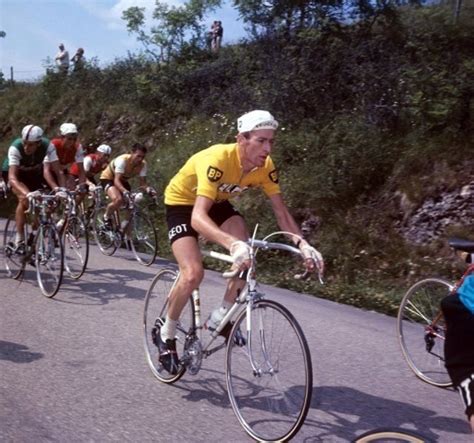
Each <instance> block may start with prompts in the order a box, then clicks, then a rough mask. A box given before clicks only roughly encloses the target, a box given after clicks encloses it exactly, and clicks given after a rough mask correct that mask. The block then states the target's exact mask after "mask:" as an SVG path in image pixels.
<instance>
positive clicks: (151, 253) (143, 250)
mask: <svg viewBox="0 0 474 443" xmlns="http://www.w3.org/2000/svg"><path fill="white" fill-rule="evenodd" d="M131 224H132V226H131V228H130V237H131V241H130V248H131V249H132V251H133V253H134V255H135V258H136V259H137V260H138V262H139V263H141V264H142V265H145V266H150V265H151V264H152V263H153V262H154V261H155V258H156V253H157V249H158V240H157V238H156V231H155V227H154V226H153V223H152V222H151V220H150V219H149V218H148V217H146V216H145V215H143V214H140V213H139V212H137V213H135V214H134V216H133V220H132V222H131Z"/></svg>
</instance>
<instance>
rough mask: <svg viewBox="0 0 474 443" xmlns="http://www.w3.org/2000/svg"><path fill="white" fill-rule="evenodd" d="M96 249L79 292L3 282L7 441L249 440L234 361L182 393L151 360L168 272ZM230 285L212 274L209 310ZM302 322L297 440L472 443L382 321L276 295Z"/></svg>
mask: <svg viewBox="0 0 474 443" xmlns="http://www.w3.org/2000/svg"><path fill="white" fill-rule="evenodd" d="M165 264H166V263H165V262H163V261H158V262H157V263H156V264H155V265H154V266H152V267H151V268H145V267H143V266H140V265H139V264H137V263H136V262H135V261H133V260H132V259H131V257H129V256H128V255H127V254H126V253H123V252H120V253H119V254H118V255H117V256H114V257H110V258H108V257H104V256H103V255H101V254H100V253H98V251H97V250H96V248H95V247H93V251H92V256H91V260H90V269H89V270H88V271H87V273H86V274H85V275H84V276H83V278H82V279H81V280H80V281H77V282H75V281H71V280H69V279H66V280H65V282H64V284H63V287H62V289H61V291H60V292H59V293H58V295H56V297H55V298H54V299H46V298H45V297H43V296H42V295H41V294H40V293H39V290H38V288H37V286H36V285H35V283H34V279H33V277H34V276H33V274H32V270H30V271H29V272H28V275H27V276H26V277H25V281H23V282H22V283H21V284H19V283H18V282H16V281H13V280H10V279H8V278H7V277H6V276H5V273H3V270H2V271H0V272H1V274H0V276H1V277H0V293H1V313H0V441H6V442H85V441H87V442H117V441H120V442H124V441H131V442H132V441H133V442H151V441H159V442H164V441H166V442H169V441H179V440H180V441H190V442H208V441H226V442H245V441H249V439H248V438H247V437H246V434H245V433H244V431H243V430H242V429H241V427H240V425H239V424H238V422H237V419H236V418H235V417H234V415H233V412H232V409H231V406H230V403H229V400H228V397H227V394H226V389H225V379H224V373H223V369H224V354H223V353H221V354H219V353H218V354H215V355H214V356H212V357H211V358H210V359H208V360H206V361H205V362H204V365H203V368H202V370H201V371H200V372H199V374H198V375H196V376H189V375H187V376H185V377H184V378H183V379H182V380H181V381H180V382H178V383H177V384H176V385H175V386H167V385H163V384H161V383H160V382H158V381H157V380H156V379H155V378H154V377H153V376H152V374H151V372H150V371H149V369H148V367H147V364H146V362H145V358H144V352H143V349H142V330H141V317H142V308H143V299H144V297H145V292H146V288H147V287H148V285H149V283H150V281H151V278H152V276H153V275H154V274H155V273H156V272H157V270H158V269H159V268H160V267H161V266H163V265H165ZM222 287H223V285H222V281H221V279H220V277H219V275H218V274H216V273H212V272H209V273H208V274H207V275H206V282H205V285H204V287H203V290H202V293H203V309H204V312H209V310H210V309H211V308H212V307H213V305H214V304H216V303H218V300H219V298H220V297H219V295H218V294H220V293H221V288H222ZM270 291H271V294H272V295H271V297H272V298H274V299H276V300H279V301H282V302H283V303H285V304H286V305H287V306H288V308H289V309H290V310H291V311H292V312H293V313H294V314H295V316H296V318H297V319H298V320H299V322H300V323H301V325H302V326H303V329H304V331H305V333H306V336H307V338H308V341H309V344H310V348H311V351H312V356H313V366H314V379H315V382H314V383H315V386H314V394H313V400H312V404H311V408H310V411H309V414H308V418H307V420H306V423H305V425H304V427H303V428H302V430H301V431H300V433H299V434H298V435H297V437H296V438H295V440H294V441H297V442H320V441H324V442H345V441H349V440H351V438H353V437H354V436H355V435H358V434H360V433H362V432H363V431H366V430H368V429H372V428H376V427H380V426H397V427H404V428H407V429H416V430H418V431H419V432H421V433H423V434H424V435H426V437H427V438H429V439H431V440H433V441H440V442H450V443H451V442H469V441H470V442H472V441H473V439H472V435H470V434H469V428H468V425H467V422H466V421H465V420H464V416H463V413H462V408H461V403H460V399H459V397H458V395H457V393H455V392H452V391H448V390H441V389H437V388H434V387H431V386H428V385H426V384H424V383H422V382H420V381H418V380H417V379H416V378H415V377H414V375H412V374H411V372H410V371H409V370H408V369H407V367H406V365H405V363H404V361H403V359H402V357H401V354H400V351H399V349H398V344H397V341H396V337H395V321H394V319H392V318H389V317H387V316H384V315H380V314H376V313H373V312H366V311H362V310H358V309H354V308H352V307H348V306H343V305H339V304H336V303H332V302H328V301H325V300H320V299H317V298H315V297H310V296H307V295H301V294H295V293H292V292H290V291H286V290H278V289H270Z"/></svg>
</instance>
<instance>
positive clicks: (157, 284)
mask: <svg viewBox="0 0 474 443" xmlns="http://www.w3.org/2000/svg"><path fill="white" fill-rule="evenodd" d="M177 278H178V273H177V272H176V271H174V270H171V269H163V270H162V271H160V272H159V273H158V274H157V275H156V277H155V278H154V279H153V281H152V283H151V286H150V289H148V292H147V294H146V296H145V309H144V313H143V332H144V345H145V354H146V359H147V362H148V366H150V369H151V372H153V375H154V376H155V377H156V378H157V379H158V380H160V381H162V382H163V383H174V382H176V381H178V380H179V379H180V378H181V377H182V376H183V375H184V373H185V371H186V368H185V366H184V365H182V364H181V365H180V367H179V370H178V373H177V374H175V375H171V374H169V373H168V371H166V369H165V368H164V367H163V365H162V364H161V363H160V362H159V352H158V347H157V344H156V335H157V334H159V333H160V328H161V326H162V325H163V324H164V321H165V319H166V313H167V312H168V296H169V294H170V291H171V289H172V287H173V286H174V284H175V282H176V280H177ZM193 329H194V307H193V304H192V299H191V297H190V298H189V302H188V303H187V304H186V306H185V307H184V309H183V312H182V313H181V316H180V318H179V322H178V325H177V329H176V338H177V340H176V350H177V352H178V356H179V357H183V355H184V345H185V342H186V337H187V336H188V335H189V334H190V333H191V332H192V331H193Z"/></svg>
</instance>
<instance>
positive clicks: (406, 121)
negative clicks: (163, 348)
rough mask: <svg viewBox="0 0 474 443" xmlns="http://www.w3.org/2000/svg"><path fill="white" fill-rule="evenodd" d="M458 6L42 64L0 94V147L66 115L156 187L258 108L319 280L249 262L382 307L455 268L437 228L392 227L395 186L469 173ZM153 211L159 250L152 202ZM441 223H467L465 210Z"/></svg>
mask: <svg viewBox="0 0 474 443" xmlns="http://www.w3.org/2000/svg"><path fill="white" fill-rule="evenodd" d="M468 12H469V11H467V13H466V14H465V15H464V16H463V20H462V21H461V22H460V23H458V24H457V25H456V26H454V25H453V24H452V19H451V16H450V15H449V14H446V13H445V12H444V11H443V10H442V9H439V8H434V9H431V8H423V9H408V10H406V11H405V12H403V13H401V15H400V16H399V17H398V20H397V21H396V22H385V21H383V20H379V21H374V23H372V24H371V26H367V25H364V26H362V25H361V24H354V25H350V26H349V25H345V26H343V25H341V24H333V25H331V24H330V25H328V26H326V27H325V28H324V29H318V30H315V29H308V30H304V31H301V32H300V33H298V34H297V35H294V36H291V37H289V36H283V35H282V36H279V35H276V36H275V35H273V36H272V37H271V38H270V37H267V38H260V39H258V40H252V41H247V42H243V43H241V44H239V45H235V46H228V47H225V48H223V50H222V51H221V53H220V54H219V56H218V57H216V56H214V55H213V54H210V53H208V52H207V51H204V50H200V49H193V50H191V49H189V51H187V52H183V53H182V54H181V56H180V57H178V58H176V59H174V60H173V61H171V62H169V63H167V64H156V63H153V62H151V61H149V60H146V59H143V58H133V57H130V58H128V59H125V60H118V61H117V62H115V63H114V64H112V65H111V66H109V67H108V68H106V69H99V68H98V67H97V66H95V65H94V64H93V63H92V64H89V65H88V66H87V68H86V69H85V70H84V71H83V72H81V73H76V75H71V76H69V77H68V78H66V79H65V78H63V77H61V76H59V75H58V74H55V73H53V72H51V73H49V74H48V75H46V76H45V77H44V79H43V80H42V81H41V82H40V83H39V84H35V85H31V84H16V85H15V86H14V87H7V88H5V89H4V90H3V91H2V93H1V94H0V142H1V145H0V153H2V154H5V152H6V149H7V147H8V144H9V141H10V139H12V138H14V137H15V136H16V135H17V134H18V133H19V132H20V131H21V127H22V126H23V125H25V124H28V123H32V122H34V123H35V124H38V125H40V126H42V127H43V128H45V130H46V132H47V134H48V135H49V136H54V135H55V133H56V131H57V130H58V127H59V125H60V124H61V123H62V122H64V121H73V122H75V123H77V124H78V125H79V127H80V129H81V137H82V140H83V142H84V143H86V144H89V143H91V144H96V145H97V144H99V143H102V142H107V143H109V144H111V145H112V147H113V148H114V152H115V153H119V152H123V151H125V150H126V149H127V148H128V147H129V146H130V145H131V144H132V143H133V142H134V141H137V140H139V141H141V142H144V143H146V145H147V146H148V147H149V148H150V151H151V153H150V155H149V163H150V165H151V167H150V171H151V174H150V175H151V181H153V182H154V183H155V185H156V186H157V188H158V189H160V190H163V189H164V187H165V185H166V183H167V181H168V180H169V178H170V177H172V176H173V174H174V173H175V172H176V171H177V170H178V168H179V167H180V166H181V165H182V163H183V162H184V161H185V160H186V159H187V158H188V157H189V155H191V154H192V153H193V152H196V151H198V150H200V149H203V148H205V147H207V146H209V145H211V144H213V143H217V142H222V141H225V140H228V141H231V140H233V137H234V135H235V120H236V118H237V117H238V116H239V115H240V114H242V113H243V112H246V111H248V110H251V109H256V108H261V109H269V110H271V112H272V113H273V114H274V115H275V116H276V117H277V119H278V120H279V121H280V122H281V130H280V131H279V134H278V142H277V146H276V148H275V152H274V154H272V156H273V157H274V159H275V161H276V163H277V164H278V165H279V167H280V173H281V182H282V187H283V190H284V193H285V197H286V200H287V202H288V204H289V206H290V207H291V208H292V211H293V213H294V214H295V216H296V218H297V219H298V221H299V222H300V223H303V224H304V226H305V227H306V228H307V237H308V239H309V241H310V242H311V243H314V244H315V245H318V247H319V248H320V249H321V251H322V252H323V255H324V256H325V258H326V260H327V264H328V266H327V284H326V285H325V286H324V287H321V286H319V284H317V283H315V282H297V281H295V280H293V279H292V275H293V274H294V273H295V272H296V270H297V264H296V263H295V264H294V265H292V267H291V269H288V266H287V262H285V263H282V262H281V261H279V260H278V259H277V258H276V257H271V259H270V260H268V261H266V262H265V263H262V265H261V266H262V267H263V268H264V269H262V272H263V273H265V274H267V278H268V281H272V282H276V283H277V284H280V285H284V286H288V287H293V288H296V289H298V290H300V291H306V292H309V293H313V294H317V295H319V296H323V297H328V298H332V299H336V300H340V301H343V302H345V303H350V304H356V305H359V306H365V307H367V308H371V309H372V308H373V309H378V310H383V311H385V312H393V311H394V310H395V308H396V305H397V300H398V298H399V297H400V294H401V292H402V291H403V289H405V288H406V287H407V286H408V285H409V284H410V282H411V281H413V280H414V279H416V278H418V277H419V276H421V275H427V274H433V273H437V274H444V275H446V276H450V275H451V274H453V275H455V273H456V268H455V267H453V265H451V257H450V256H449V253H448V251H447V250H446V248H445V246H444V243H443V241H442V240H443V238H440V240H439V241H435V242H433V243H431V244H427V245H423V246H416V247H415V246H414V245H412V244H409V243H407V242H406V241H405V240H404V239H403V238H402V237H401V236H400V234H399V233H398V231H397V230H396V229H395V226H396V225H397V223H399V222H400V219H401V218H402V217H403V208H400V207H399V204H398V200H397V197H396V196H397V195H404V196H406V197H407V198H408V199H409V200H410V202H411V204H412V205H415V206H416V205H419V204H421V203H422V202H423V201H425V199H426V198H428V197H432V196H436V195H437V194H438V193H440V192H442V191H444V190H446V189H455V188H457V187H460V186H462V185H463V184H465V183H466V180H469V179H472V167H473V163H472V152H473V151H472V149H473V129H474V125H473V123H474V122H473V115H474V84H473V78H474V48H473V46H472V41H473V38H474V16H473V15H472V14H469V13H468ZM237 205H238V206H239V207H240V208H241V209H242V211H243V212H244V213H245V214H246V216H247V219H248V222H249V225H250V226H253V225H254V224H255V223H257V222H258V223H259V224H260V229H261V232H262V233H268V232H271V231H272V230H273V229H274V228H275V224H274V221H273V218H272V216H271V215H272V214H271V210H270V209H268V211H262V207H263V206H266V203H265V201H264V198H263V197H262V196H261V195H260V194H258V193H251V194H249V195H246V196H245V197H244V198H242V199H241V200H240V201H239V202H237ZM0 210H1V209H0ZM157 224H158V225H159V226H160V227H161V239H162V242H161V250H162V251H163V253H164V254H168V255H169V248H168V246H167V242H166V234H165V232H166V231H165V228H164V224H163V217H162V212H158V214H157ZM449 232H458V233H463V234H470V233H471V234H472V219H471V220H466V223H465V224H464V226H462V225H460V226H451V227H449V230H448V231H447V232H445V233H444V234H445V235H448V234H449ZM444 234H443V235H444Z"/></svg>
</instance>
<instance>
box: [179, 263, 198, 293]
mask: <svg viewBox="0 0 474 443" xmlns="http://www.w3.org/2000/svg"><path fill="white" fill-rule="evenodd" d="M179 273H180V275H179V279H180V283H181V284H182V285H183V286H185V287H186V288H187V289H188V290H190V291H192V290H193V289H196V288H197V287H199V285H200V284H201V281H202V279H203V278H204V269H203V267H202V264H191V265H188V266H185V267H182V268H181V269H180V270H179Z"/></svg>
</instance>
